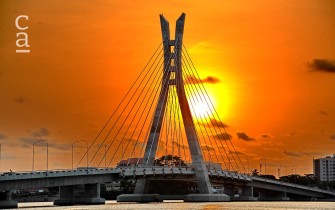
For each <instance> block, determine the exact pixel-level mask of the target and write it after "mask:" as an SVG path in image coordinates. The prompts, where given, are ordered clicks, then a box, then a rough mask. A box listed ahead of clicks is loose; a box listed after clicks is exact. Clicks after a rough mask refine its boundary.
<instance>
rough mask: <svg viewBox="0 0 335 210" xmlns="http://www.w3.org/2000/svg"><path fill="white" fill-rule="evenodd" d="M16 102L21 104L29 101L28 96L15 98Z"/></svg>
mask: <svg viewBox="0 0 335 210" xmlns="http://www.w3.org/2000/svg"><path fill="white" fill-rule="evenodd" d="M15 102H16V103H19V104H23V103H25V102H27V98H25V97H22V96H20V97H18V98H16V99H15Z"/></svg>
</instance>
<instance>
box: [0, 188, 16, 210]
mask: <svg viewBox="0 0 335 210" xmlns="http://www.w3.org/2000/svg"><path fill="white" fill-rule="evenodd" d="M11 208H17V201H14V200H12V191H11V190H9V191H5V192H0V209H11Z"/></svg>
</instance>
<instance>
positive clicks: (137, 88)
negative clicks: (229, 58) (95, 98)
mask: <svg viewBox="0 0 335 210" xmlns="http://www.w3.org/2000/svg"><path fill="white" fill-rule="evenodd" d="M161 52H162V50H161V51H160V53H159V54H158V56H157V57H156V58H155V60H154V62H153V63H152V65H151V66H150V68H149V70H148V71H147V72H146V74H145V75H144V78H143V79H142V81H141V82H140V84H139V85H138V86H137V87H136V90H135V92H134V93H133V95H132V96H131V98H130V100H129V101H128V102H127V104H126V106H125V107H124V109H123V110H122V112H121V114H120V115H119V116H118V118H117V120H116V121H115V123H114V124H113V126H112V128H111V129H110V130H109V131H108V133H107V135H106V137H105V138H104V140H103V142H102V143H101V144H100V145H99V148H98V150H97V151H96V152H95V154H94V156H93V158H92V159H91V161H90V162H89V164H90V163H91V162H92V161H93V159H94V158H95V156H96V155H97V153H98V151H99V150H100V149H101V147H102V145H103V144H104V143H105V141H106V140H107V138H108V137H109V135H110V133H111V132H112V130H113V129H114V127H115V125H116V123H117V122H118V121H119V119H120V118H121V116H122V114H123V112H124V111H125V110H126V108H127V107H128V105H129V104H130V102H131V101H132V99H133V97H134V96H135V94H136V93H137V91H138V90H139V87H140V86H141V85H142V83H143V81H144V79H145V78H146V77H147V75H148V73H149V72H150V69H151V68H152V66H153V65H154V64H155V63H156V60H157V58H158V57H159V55H160V54H161ZM155 70H156V69H154V70H153V71H152V73H151V75H150V76H149V80H150V78H151V76H152V74H153V73H154V72H155ZM142 92H143V89H142V91H141V93H140V95H139V96H138V97H137V99H136V101H135V104H136V103H137V101H138V99H139V97H140V96H141V94H142ZM135 104H134V105H135ZM134 105H133V107H134ZM133 107H132V108H131V110H132V109H133ZM129 114H130V112H129V113H128V115H127V117H126V119H125V121H126V120H127V118H128V116H129ZM125 121H124V122H123V123H122V126H121V128H122V127H123V124H124V123H125ZM121 128H120V129H121ZM120 129H119V131H118V133H119V132H120ZM118 133H117V134H118ZM117 134H116V136H117ZM115 138H116V137H115ZM115 138H114V139H113V141H112V143H111V144H110V145H109V147H108V149H107V152H108V151H109V149H110V148H111V146H112V144H113V143H114V140H115ZM107 152H106V153H107ZM104 157H105V155H104Z"/></svg>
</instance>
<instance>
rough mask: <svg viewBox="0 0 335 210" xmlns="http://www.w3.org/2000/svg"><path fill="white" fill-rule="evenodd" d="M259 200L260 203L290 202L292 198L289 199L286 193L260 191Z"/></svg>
mask: <svg viewBox="0 0 335 210" xmlns="http://www.w3.org/2000/svg"><path fill="white" fill-rule="evenodd" d="M258 200H260V201H289V200H290V198H289V197H287V195H286V192H279V191H260V192H259V198H258Z"/></svg>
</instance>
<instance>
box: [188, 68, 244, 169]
mask: <svg viewBox="0 0 335 210" xmlns="http://www.w3.org/2000/svg"><path fill="white" fill-rule="evenodd" d="M187 71H189V70H188V69H187ZM189 75H194V74H191V73H189ZM190 78H191V79H192V80H193V77H192V76H191V77H190ZM199 80H200V79H199ZM194 84H196V82H194ZM195 88H196V85H195ZM198 93H199V92H198ZM204 94H205V93H203V92H202V95H204ZM205 95H208V94H207V93H206V94H205ZM205 100H207V99H206V97H205ZM206 104H207V106H208V107H209V104H208V103H207V102H206ZM211 110H212V109H211ZM206 113H207V114H208V111H206ZM208 115H209V114H208ZM211 124H212V127H213V129H214V130H215V133H216V134H218V133H217V132H216V129H215V127H216V126H215V125H214V124H213V123H212V122H211ZM220 133H221V134H222V132H221V131H220ZM220 143H221V145H222V147H223V144H222V141H220ZM225 143H226V145H227V148H228V150H229V152H230V154H232V152H231V150H230V147H229V145H228V143H227V142H226V141H225ZM223 149H224V147H223ZM224 151H225V149H224ZM225 153H226V152H225ZM226 155H227V153H226ZM227 157H228V158H229V156H227ZM235 164H236V166H237V168H238V170H239V166H238V165H237V162H236V161H235Z"/></svg>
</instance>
